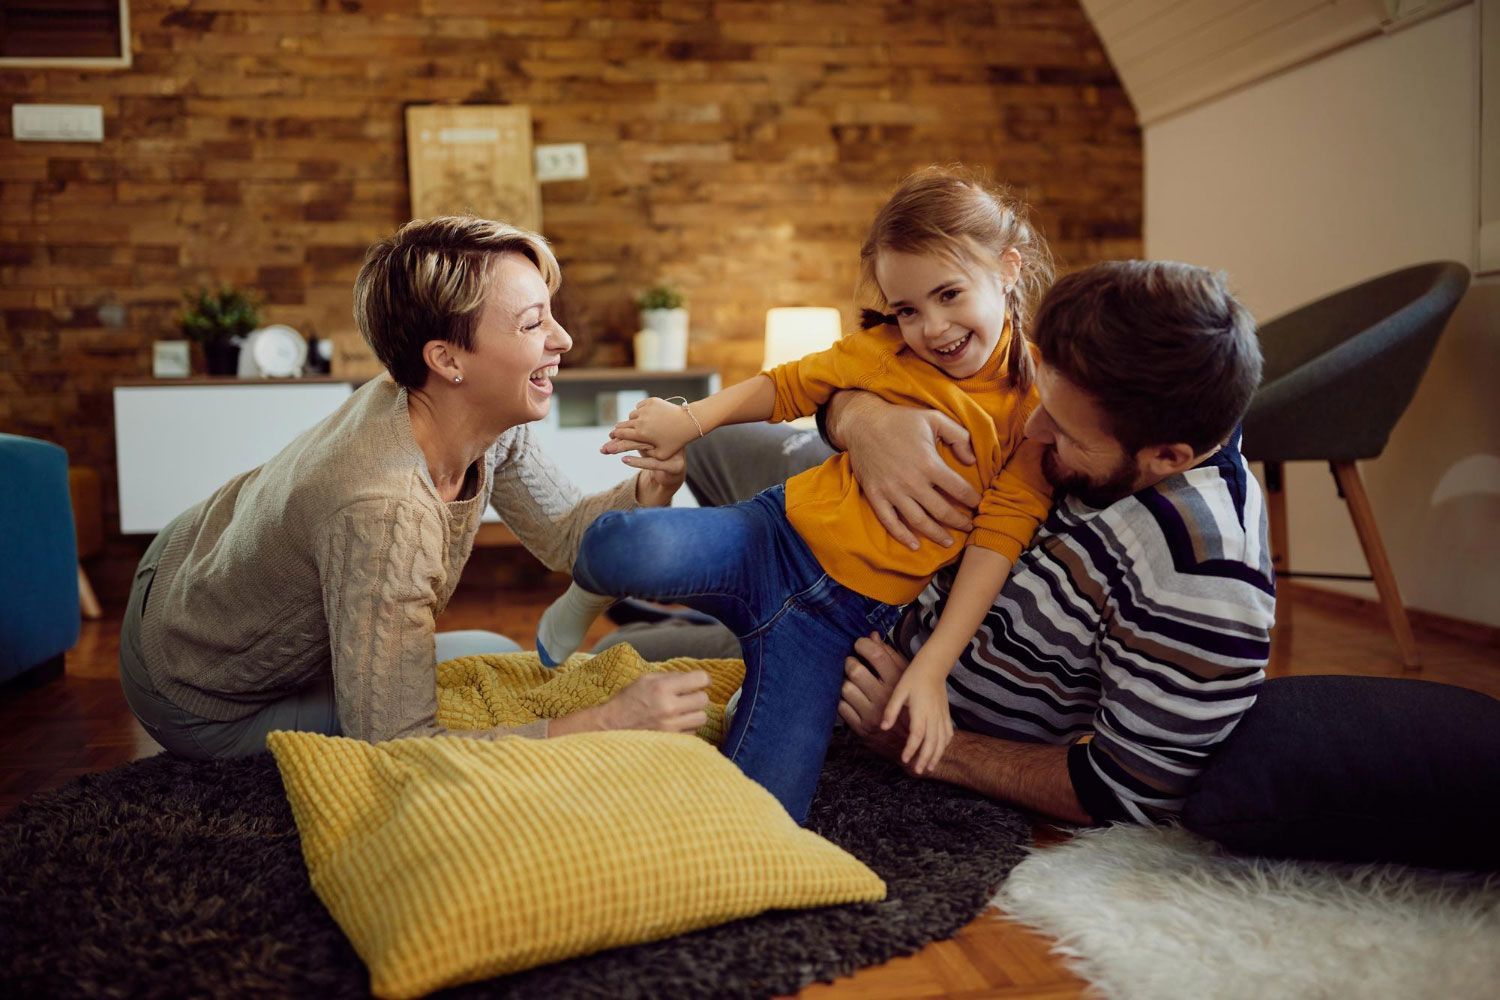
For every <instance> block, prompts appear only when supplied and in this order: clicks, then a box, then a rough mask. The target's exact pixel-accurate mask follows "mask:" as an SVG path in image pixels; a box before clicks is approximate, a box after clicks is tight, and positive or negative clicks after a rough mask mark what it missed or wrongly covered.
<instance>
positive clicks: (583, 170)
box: [536, 142, 589, 183]
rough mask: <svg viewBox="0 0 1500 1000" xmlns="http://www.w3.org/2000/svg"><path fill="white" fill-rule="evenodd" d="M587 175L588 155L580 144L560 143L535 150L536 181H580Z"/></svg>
mask: <svg viewBox="0 0 1500 1000" xmlns="http://www.w3.org/2000/svg"><path fill="white" fill-rule="evenodd" d="M588 175H589V154H588V152H587V151H586V150H585V149H584V146H583V143H581V142H560V143H556V144H554V145H550V146H538V147H537V148H536V179H537V181H538V183H544V182H546V181H581V180H583V179H584V178H586V177H587V176H588Z"/></svg>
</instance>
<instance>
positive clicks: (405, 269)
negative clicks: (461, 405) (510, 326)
mask: <svg viewBox="0 0 1500 1000" xmlns="http://www.w3.org/2000/svg"><path fill="white" fill-rule="evenodd" d="M507 253H518V254H522V255H524V256H525V257H526V258H528V259H529V260H530V261H531V262H532V263H533V264H535V265H536V267H537V270H538V271H540V272H541V274H542V279H543V280H544V281H546V283H547V291H548V292H550V293H554V294H555V293H556V292H557V289H558V286H559V285H561V284H562V271H561V269H560V268H559V267H558V266H557V258H556V257H554V256H553V255H552V249H551V248H550V247H548V246H547V241H546V240H545V239H544V238H542V237H541V236H539V235H538V234H536V233H533V232H530V231H528V230H525V229H518V228H516V227H515V226H511V225H507V224H506V223H504V222H495V221H494V220H492V219H479V218H475V217H473V216H460V215H449V216H441V217H439V218H436V219H417V220H416V221H414V222H408V223H407V224H406V225H404V226H402V227H401V228H400V229H398V230H396V232H395V234H394V235H392V236H388V237H386V238H385V239H383V240H380V241H379V242H378V243H376V244H375V245H374V246H372V247H370V250H369V252H368V253H366V254H365V263H364V266H363V267H361V268H360V269H359V277H358V278H356V279H355V281H354V322H355V323H357V324H358V325H359V332H360V333H361V334H363V335H364V338H365V342H366V343H367V344H369V345H370V349H371V350H372V351H374V352H375V356H376V357H377V358H379V359H380V363H381V364H383V365H385V368H386V371H388V372H390V373H391V377H392V378H394V379H395V380H396V382H397V383H398V384H400V385H403V386H405V387H406V388H408V389H420V388H421V387H422V386H423V385H424V384H425V383H426V381H427V372H428V368H427V361H426V359H425V358H423V356H422V347H423V345H424V344H426V343H427V342H428V341H429V340H446V341H447V342H448V343H450V344H454V345H456V346H458V347H460V348H462V349H464V350H466V351H471V350H473V349H474V328H475V327H476V326H477V325H478V323H479V314H480V311H481V310H482V309H483V307H484V295H485V291H486V287H487V281H486V278H487V277H488V275H489V273H490V267H491V265H492V264H493V263H494V261H495V259H496V258H498V257H499V256H501V255H502V254H507Z"/></svg>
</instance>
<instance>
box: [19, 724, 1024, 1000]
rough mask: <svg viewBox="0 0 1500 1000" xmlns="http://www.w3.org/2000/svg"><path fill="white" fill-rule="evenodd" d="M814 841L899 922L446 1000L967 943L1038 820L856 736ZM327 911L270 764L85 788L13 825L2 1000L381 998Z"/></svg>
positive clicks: (594, 960) (700, 989)
mask: <svg viewBox="0 0 1500 1000" xmlns="http://www.w3.org/2000/svg"><path fill="white" fill-rule="evenodd" d="M808 826H809V827H810V828H811V829H813V830H815V831H817V832H818V833H820V834H822V835H823V836H825V837H827V838H828V839H829V840H832V841H833V842H834V843H836V844H838V845H840V846H841V847H843V848H844V849H846V850H848V851H849V852H850V853H852V854H854V855H855V856H856V857H858V858H860V859H861V860H862V861H864V862H865V863H866V864H868V865H869V866H870V867H871V868H872V869H874V870H875V871H876V872H877V873H878V874H879V875H880V876H881V877H882V878H884V879H885V881H886V884H887V886H888V887H889V894H888V896H887V898H886V899H885V901H884V902H880V903H861V904H855V905H850V906H839V907H828V908H825V909H819V910H801V911H778V912H773V913H766V914H762V915H761V916H758V917H752V918H749V919H747V920H740V921H736V922H734V923H731V924H725V925H723V926H720V927H714V928H709V929H707V930H703V931H697V932H695V933H692V934H686V935H683V936H681V937H676V938H672V939H670V940H666V941H658V942H654V943H651V944H644V945H637V946H634V947H629V948H618V949H615V950H612V951H607V952H601V953H599V954H596V955H590V956H586V957H583V958H578V959H573V960H571V961H567V962H561V963H558V964H556V965H551V966H545V967H543V968H539V969H533V970H530V971H528V972H523V973H518V974H516V975H512V976H507V977H503V978H499V979H491V980H487V981H485V982H480V983H473V984H470V985H468V986H464V987H460V988H457V989H454V990H450V991H447V992H446V993H444V994H443V995H444V996H448V997H547V998H554V997H608V998H610V1000H620V998H626V997H666V996H670V997H694V996H704V997H708V996H712V997H761V996H769V995H772V994H777V993H790V992H794V991H796V990H797V989H800V988H801V987H803V986H805V985H807V984H809V983H813V982H817V981H827V980H830V979H833V978H835V977H837V976H840V975H845V974H848V973H850V972H853V971H854V970H856V969H859V968H862V967H864V966H868V965H875V964H878V963H880V962H884V961H886V960H887V959H890V958H893V957H895V956H898V955H906V954H910V953H912V952H914V951H916V950H918V949H919V948H921V947H922V946H923V945H925V944H927V943H928V942H930V941H933V940H937V939H939V938H945V937H948V936H951V935H952V934H953V933H955V932H956V931H957V930H958V929H959V928H960V927H962V926H964V924H966V923H968V922H969V921H970V920H972V919H973V918H974V917H975V916H977V915H978V914H979V913H980V912H981V911H983V910H984V908H985V906H986V905H987V904H988V902H989V900H990V898H991V897H992V896H993V895H994V894H995V891H996V890H997V889H998V888H999V886H1000V883H1001V882H1002V881H1004V879H1005V876H1006V875H1007V874H1008V873H1009V872H1010V870H1011V868H1012V867H1014V866H1015V865H1016V863H1017V862H1019V861H1020V860H1021V858H1022V856H1023V853H1024V848H1025V846H1026V845H1027V844H1028V843H1029V842H1030V839H1031V823H1030V820H1028V819H1027V818H1026V817H1025V815H1024V814H1022V813H1020V812H1018V811H1016V810H1014V809H1011V808H1009V807H1007V806H1003V805H1000V804H998V803H994V802H990V801H988V800H986V799H983V798H981V797H979V796H977V795H973V794H970V793H968V792H965V791H962V790H960V789H956V788H953V787H951V786H948V785H942V784H938V783H934V782H922V781H912V780H910V779H907V778H905V777H904V776H903V775H902V774H901V773H900V771H899V770H898V769H896V768H895V767H893V766H892V765H890V764H887V763H885V762H884V761H879V760H876V759H874V758H872V757H870V756H869V755H868V754H866V753H864V752H863V751H862V750H861V749H860V748H859V747H858V745H857V743H856V742H855V741H854V739H853V737H852V736H850V735H849V734H848V733H846V732H845V731H843V730H840V731H839V732H838V733H837V734H836V735H835V739H834V743H833V746H832V748H831V749H830V751H829V756H828V766H827V770H826V771H825V772H824V775H823V782H822V785H821V787H820V788H819V791H818V796H817V799H816V800H815V801H814V802H813V807H812V813H811V816H810V818H809V821H808ZM368 991H369V978H368V975H367V974H366V972H365V968H364V965H363V964H362V963H361V962H360V960H359V958H358V956H356V955H355V953H354V950H353V949H352V948H351V947H350V946H349V943H348V941H347V940H346V939H345V938H344V935H343V933H342V932H341V931H340V930H339V928H338V925H337V924H335V923H334V922H333V919H332V918H331V917H329V915H328V912H327V911H326V910H325V909H324V908H323V906H322V904H321V903H320V902H319V901H318V898H317V896H315V895H314V894H313V891H312V886H311V885H310V884H309V882H308V878H307V869H306V868H305V867H304V866H303V863H302V853H301V848H300V845H299V843H298V840H297V828H296V826H295V824H294V823H293V821H292V815H291V811H290V809H289V808H288V807H287V802H286V797H285V795H284V794H283V792H282V787H281V778H280V775H279V774H278V772H277V770H276V766H275V764H274V763H273V762H272V760H271V757H270V755H269V754H261V755H259V756H256V757H250V758H246V759H244V760H237V761H219V762H212V763H200V762H191V761H186V760H181V759H177V758H174V757H170V756H168V755H165V754H164V755H161V756H158V757H153V758H150V759H148V760H143V761H137V762H135V763H133V764H127V765H124V766H122V767H119V768H116V769H115V770H113V771H108V772H105V773H103V774H96V775H89V776H87V777H83V778H79V779H78V780H76V781H74V782H73V783H72V784H70V785H68V786H66V787H64V788H61V789H58V790H57V791H54V792H49V793H45V794H42V795H39V796H36V797H35V798H32V799H30V800H28V801H27V802H25V803H23V804H22V805H20V806H19V807H18V808H17V809H16V810H15V812H13V813H12V814H11V815H10V816H9V817H7V818H6V819H5V820H3V821H0V995H5V996H47V997H72V996H87V997H181V996H212V995H218V996H228V995H234V996H242V995H275V996H306V995H317V996H319V997H363V996H368Z"/></svg>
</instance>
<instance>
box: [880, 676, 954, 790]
mask: <svg viewBox="0 0 1500 1000" xmlns="http://www.w3.org/2000/svg"><path fill="white" fill-rule="evenodd" d="M951 666H952V665H951V664H947V665H944V664H940V663H937V661H935V660H930V659H926V658H924V657H923V656H922V654H921V652H918V653H917V655H916V658H915V659H913V660H912V662H911V666H910V667H908V668H907V670H906V672H905V673H903V674H902V675H901V679H900V680H899V681H897V682H896V689H895V690H894V691H892V692H891V699H890V701H888V702H886V706H885V714H884V715H883V716H882V717H881V720H880V728H881V729H884V730H889V729H890V728H891V727H892V726H894V725H895V724H896V719H897V717H898V716H899V715H900V714H901V710H902V709H903V708H904V709H906V715H907V729H908V735H907V737H906V745H905V746H904V747H902V749H901V763H902V764H904V765H907V766H908V767H909V768H910V769H911V772H912V773H913V774H919V775H920V774H926V773H927V772H928V771H930V770H932V769H933V768H934V767H936V766H937V763H938V761H940V760H942V758H943V753H944V752H945V751H946V750H947V749H948V744H949V743H950V742H952V741H953V715H952V713H950V712H949V710H948V669H949V668H950V667H951Z"/></svg>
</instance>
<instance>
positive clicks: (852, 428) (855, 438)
mask: <svg viewBox="0 0 1500 1000" xmlns="http://www.w3.org/2000/svg"><path fill="white" fill-rule="evenodd" d="M829 430H830V436H831V437H833V439H834V440H835V441H837V442H838V443H839V444H840V445H841V446H842V447H843V448H844V449H845V450H846V451H848V453H849V465H850V469H851V471H852V472H853V473H854V478H855V480H857V481H858V482H859V488H860V489H861V490H863V491H864V494H865V496H866V497H867V498H868V499H869V501H870V507H871V509H873V510H874V511H875V516H876V517H877V518H878V519H879V520H880V524H881V526H882V527H884V528H885V530H886V531H887V532H889V533H890V535H891V537H892V538H894V539H896V541H898V542H900V543H901V544H903V545H905V546H906V547H907V548H909V549H916V548H917V534H921V535H924V536H926V537H927V538H930V539H932V540H933V541H934V542H937V543H938V544H939V545H952V544H953V537H952V536H951V535H950V534H949V533H948V529H953V530H955V531H969V530H970V529H972V528H973V526H974V522H973V521H972V519H971V514H972V512H973V510H974V508H975V507H977V506H978V505H979V493H978V491H976V490H975V489H974V487H973V486H971V485H970V484H969V483H968V481H967V480H965V479H964V477H963V476H961V475H959V474H958V473H957V472H955V471H954V470H953V469H952V468H950V467H949V466H948V464H947V463H946V462H944V461H943V458H942V456H941V455H939V454H938V450H937V445H938V442H942V443H944V444H947V445H948V447H950V448H951V449H952V450H953V454H954V455H955V456H957V458H958V460H959V461H960V462H963V463H964V464H965V465H973V464H974V450H973V446H972V445H971V443H970V441H969V432H968V431H966V430H964V428H963V427H962V426H961V425H960V424H959V423H958V422H957V421H955V420H952V419H951V418H949V417H947V416H944V415H943V414H941V413H938V412H936V411H935V410H918V409H914V408H912V407H909V406H898V405H896V404H895V403H887V402H885V401H884V400H882V399H880V398H879V397H877V396H874V395H872V394H870V393H867V392H841V393H839V394H838V395H836V396H835V397H834V399H833V402H832V403H831V404H830V410H829Z"/></svg>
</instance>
